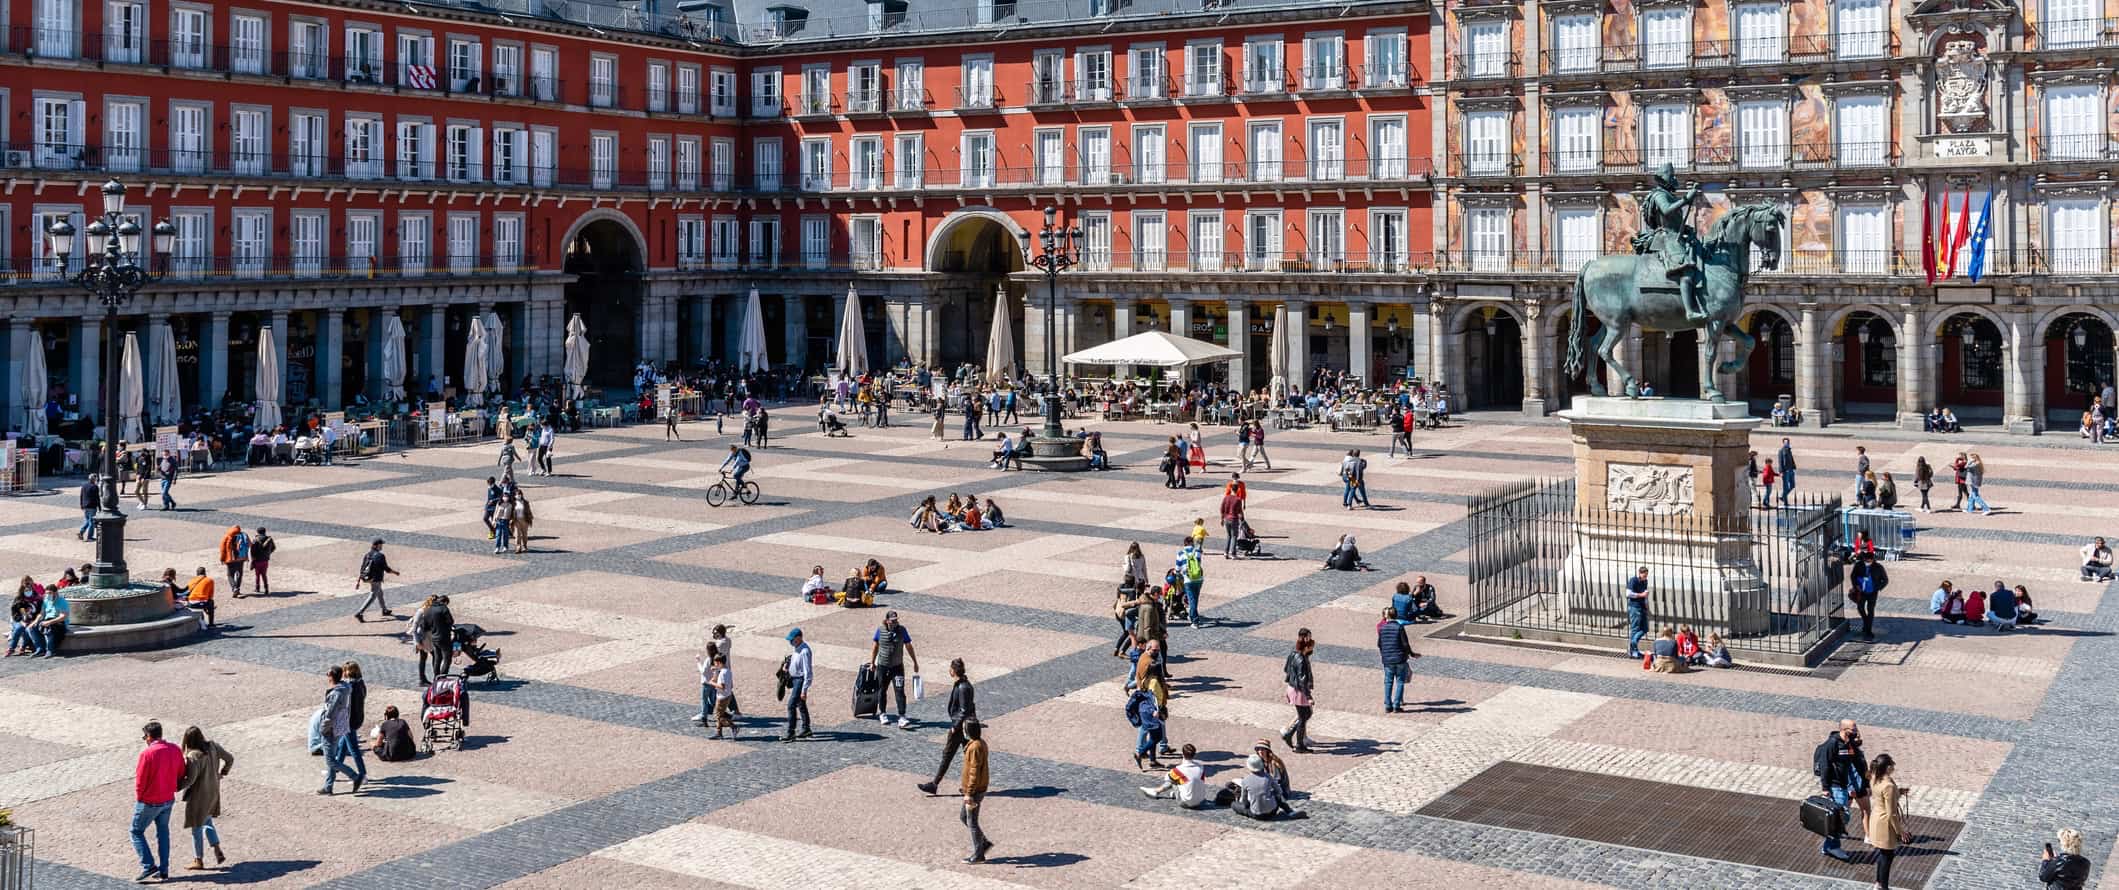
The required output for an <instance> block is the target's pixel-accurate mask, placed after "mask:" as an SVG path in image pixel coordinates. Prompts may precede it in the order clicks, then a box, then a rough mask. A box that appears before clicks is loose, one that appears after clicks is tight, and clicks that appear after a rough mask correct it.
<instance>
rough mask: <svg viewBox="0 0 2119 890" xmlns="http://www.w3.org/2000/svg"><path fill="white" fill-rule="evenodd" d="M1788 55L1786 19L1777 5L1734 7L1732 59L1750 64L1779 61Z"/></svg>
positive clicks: (1760, 4) (1749, 4)
mask: <svg viewBox="0 0 2119 890" xmlns="http://www.w3.org/2000/svg"><path fill="white" fill-rule="evenodd" d="M1787 52H1788V18H1787V16H1786V15H1785V14H1784V13H1783V12H1782V11H1781V4H1780V3H1778V2H1774V3H1744V4H1740V5H1738V6H1737V8H1736V60H1737V61H1738V62H1741V63H1744V64H1750V65H1757V64H1771V63H1774V62H1778V61H1780V60H1781V59H1782V58H1783V57H1785V56H1786V55H1787Z"/></svg>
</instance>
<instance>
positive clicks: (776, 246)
mask: <svg viewBox="0 0 2119 890" xmlns="http://www.w3.org/2000/svg"><path fill="white" fill-rule="evenodd" d="M779 262H780V220H779V218H777V217H771V216H759V217H752V218H751V221H750V265H751V267H752V268H756V269H770V268H772V267H773V266H775V265H778V264H779Z"/></svg>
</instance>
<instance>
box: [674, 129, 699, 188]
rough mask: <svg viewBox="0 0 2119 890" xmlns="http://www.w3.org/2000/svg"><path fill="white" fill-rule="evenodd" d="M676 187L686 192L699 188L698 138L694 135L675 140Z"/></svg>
mask: <svg viewBox="0 0 2119 890" xmlns="http://www.w3.org/2000/svg"><path fill="white" fill-rule="evenodd" d="M677 189H678V190H679V191H686V192H696V191H698V190H699V138H698V137H696V136H685V137H681V138H679V139H678V140H677Z"/></svg>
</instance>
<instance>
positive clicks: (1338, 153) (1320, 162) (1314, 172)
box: [1310, 118, 1346, 182]
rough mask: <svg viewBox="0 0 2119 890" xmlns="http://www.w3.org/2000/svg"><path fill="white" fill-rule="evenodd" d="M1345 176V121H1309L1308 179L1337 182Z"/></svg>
mask: <svg viewBox="0 0 2119 890" xmlns="http://www.w3.org/2000/svg"><path fill="white" fill-rule="evenodd" d="M1345 178H1346V122H1345V121H1341V120H1338V119H1336V118H1334V119H1332V120H1321V121H1310V181H1311V182H1338V181H1339V180H1342V179H1345Z"/></svg>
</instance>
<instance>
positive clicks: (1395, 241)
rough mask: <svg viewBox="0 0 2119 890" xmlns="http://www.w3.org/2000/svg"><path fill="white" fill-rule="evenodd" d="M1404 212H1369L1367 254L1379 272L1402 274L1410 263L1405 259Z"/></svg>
mask: <svg viewBox="0 0 2119 890" xmlns="http://www.w3.org/2000/svg"><path fill="white" fill-rule="evenodd" d="M1406 245H1407V241H1406V227H1405V211H1403V210H1396V209H1388V210H1371V211H1369V252H1370V253H1371V254H1374V259H1375V264H1374V266H1375V269H1376V271H1379V272H1403V271H1406V270H1407V269H1408V268H1410V266H1411V263H1409V262H1407V257H1406Z"/></svg>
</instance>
